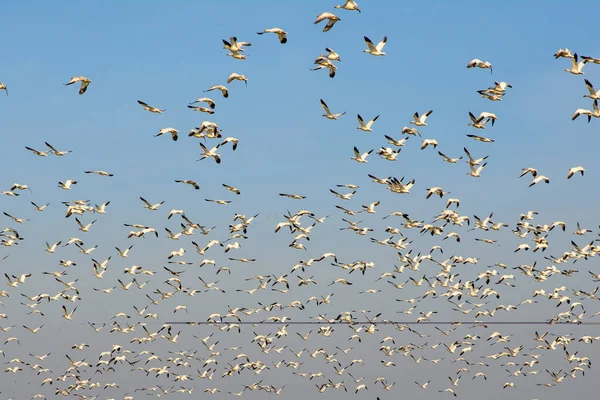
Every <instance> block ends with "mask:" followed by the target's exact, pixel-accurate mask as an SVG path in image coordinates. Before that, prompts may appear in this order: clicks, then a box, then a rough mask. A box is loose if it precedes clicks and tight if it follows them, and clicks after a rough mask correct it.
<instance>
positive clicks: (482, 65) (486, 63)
mask: <svg viewBox="0 0 600 400" xmlns="http://www.w3.org/2000/svg"><path fill="white" fill-rule="evenodd" d="M475 67H477V68H489V70H490V73H492V63H490V62H489V61H481V60H480V59H478V58H474V59H472V60H471V61H470V62H469V63H468V64H467V68H475Z"/></svg>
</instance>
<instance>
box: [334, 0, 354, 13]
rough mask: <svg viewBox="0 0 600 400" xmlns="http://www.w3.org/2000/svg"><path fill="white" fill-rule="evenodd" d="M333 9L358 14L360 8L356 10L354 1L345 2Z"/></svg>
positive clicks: (347, 0)
mask: <svg viewBox="0 0 600 400" xmlns="http://www.w3.org/2000/svg"><path fill="white" fill-rule="evenodd" d="M334 8H342V9H344V10H348V11H358V12H360V8H358V4H356V1H354V0H346V2H345V3H344V4H342V5H337V6H335V7H334Z"/></svg>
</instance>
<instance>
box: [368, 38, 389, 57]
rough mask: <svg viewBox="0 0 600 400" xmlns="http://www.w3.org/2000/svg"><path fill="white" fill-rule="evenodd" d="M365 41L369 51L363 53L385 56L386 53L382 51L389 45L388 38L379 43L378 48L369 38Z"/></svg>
mask: <svg viewBox="0 0 600 400" xmlns="http://www.w3.org/2000/svg"><path fill="white" fill-rule="evenodd" d="M364 39H365V43H366V44H367V47H368V49H365V50H363V53H369V54H371V55H373V56H385V53H384V52H383V51H382V50H383V47H384V46H385V44H386V43H387V36H384V37H383V40H382V41H381V42H379V43H377V46H375V45H373V42H372V41H371V39H369V38H368V37H366V36H365V37H364Z"/></svg>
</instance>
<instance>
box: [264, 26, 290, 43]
mask: <svg viewBox="0 0 600 400" xmlns="http://www.w3.org/2000/svg"><path fill="white" fill-rule="evenodd" d="M256 33H257V34H259V35H262V34H264V33H275V34H276V35H277V38H278V39H279V43H281V44H286V43H287V32H286V31H284V30H283V29H281V28H269V29H265V30H264V31H262V32H256Z"/></svg>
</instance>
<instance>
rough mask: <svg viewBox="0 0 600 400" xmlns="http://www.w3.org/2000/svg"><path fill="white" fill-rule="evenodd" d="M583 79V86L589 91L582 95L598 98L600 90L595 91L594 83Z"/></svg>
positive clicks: (593, 98)
mask: <svg viewBox="0 0 600 400" xmlns="http://www.w3.org/2000/svg"><path fill="white" fill-rule="evenodd" d="M584 80H585V86H586V88H587V90H588V91H589V92H590V94H584V95H583V97H589V98H590V99H592V100H598V99H600V90H598V91H596V89H594V85H592V83H591V82H590V81H588V80H587V79H584Z"/></svg>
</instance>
